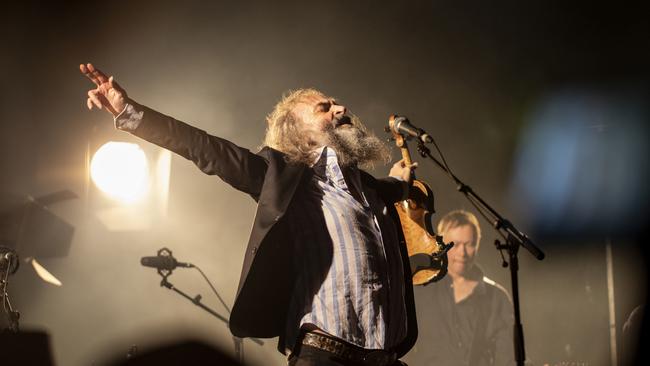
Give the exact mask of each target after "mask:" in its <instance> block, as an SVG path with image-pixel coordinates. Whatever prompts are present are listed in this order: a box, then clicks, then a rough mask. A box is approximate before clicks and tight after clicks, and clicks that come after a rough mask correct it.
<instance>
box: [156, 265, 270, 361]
mask: <svg viewBox="0 0 650 366" xmlns="http://www.w3.org/2000/svg"><path fill="white" fill-rule="evenodd" d="M162 272H163V273H161V272H159V274H160V275H161V276H162V280H161V281H160V286H161V287H166V288H168V289H170V290H173V291H174V292H176V293H177V294H179V295H181V296H183V297H184V298H186V299H188V300H189V301H190V302H191V303H192V304H194V305H196V306H198V307H200V308H201V309H203V310H205V311H207V312H208V313H210V314H211V315H213V316H214V317H215V318H217V319H219V320H221V321H222V322H224V323H226V325H227V326H228V325H229V323H230V322H229V321H228V319H227V318H226V317H224V316H223V315H221V314H219V313H217V312H216V311H214V310H212V309H211V308H209V307H208V306H206V305H205V304H203V303H202V302H201V299H202V297H201V295H200V294H199V295H196V296H195V297H190V295H188V294H186V293H185V292H183V291H181V290H179V289H178V288H176V286H174V285H173V284H172V283H171V282H169V281H167V277H169V275H170V274H171V270H169V272H167V271H162ZM232 339H233V342H234V344H235V354H236V357H237V361H238V362H239V363H241V364H242V365H243V364H244V344H243V340H242V338H239V337H235V336H233V337H232ZM249 339H250V340H251V341H253V342H255V343H257V344H258V345H260V346H262V345H264V342H262V341H261V340H259V339H257V338H249Z"/></svg>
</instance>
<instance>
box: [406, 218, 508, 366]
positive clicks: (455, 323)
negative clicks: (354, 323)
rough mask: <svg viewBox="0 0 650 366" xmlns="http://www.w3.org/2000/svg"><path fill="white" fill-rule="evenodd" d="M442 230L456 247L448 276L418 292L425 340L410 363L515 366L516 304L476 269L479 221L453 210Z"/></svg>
mask: <svg viewBox="0 0 650 366" xmlns="http://www.w3.org/2000/svg"><path fill="white" fill-rule="evenodd" d="M437 231H438V234H439V235H442V237H443V239H444V241H445V242H454V247H453V248H452V249H450V250H449V252H448V253H447V256H448V259H449V264H448V272H447V276H445V277H444V278H443V279H442V280H440V281H439V282H436V283H433V284H429V285H426V286H418V287H417V288H416V290H415V296H416V301H417V314H418V320H419V322H418V323H419V324H420V336H419V342H418V344H417V345H416V347H415V349H414V351H413V352H411V353H410V354H409V357H408V359H409V360H412V361H413V363H416V364H419V365H420V364H421V365H446V366H460V365H470V366H487V365H499V366H503V365H514V351H513V347H512V344H513V343H512V326H513V322H514V320H513V316H512V305H511V303H510V300H509V297H508V294H507V292H506V290H505V289H504V288H503V287H501V286H500V285H499V284H497V283H495V282H494V281H492V280H490V279H489V278H487V277H485V275H484V274H483V271H482V270H481V269H480V267H479V266H478V265H477V264H476V257H477V254H478V250H479V247H480V242H481V227H480V226H479V223H478V220H477V219H476V216H474V214H472V213H470V212H467V211H462V210H457V211H452V212H450V213H448V214H446V215H445V216H444V217H442V219H441V220H440V222H439V223H438V227H437Z"/></svg>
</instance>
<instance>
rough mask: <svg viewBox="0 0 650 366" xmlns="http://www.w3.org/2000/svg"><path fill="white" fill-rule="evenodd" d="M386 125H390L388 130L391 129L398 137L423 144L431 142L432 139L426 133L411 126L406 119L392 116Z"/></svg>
mask: <svg viewBox="0 0 650 366" xmlns="http://www.w3.org/2000/svg"><path fill="white" fill-rule="evenodd" d="M388 123H389V125H390V128H392V129H393V131H395V132H396V133H398V134H400V135H408V136H411V137H415V138H416V139H418V140H420V141H422V142H424V143H425V144H426V143H431V142H433V138H432V137H431V136H429V134H428V133H426V131H424V130H423V129H421V128H418V127H415V126H413V125H412V124H411V122H409V120H408V118H406V117H400V116H394V118H391V119H390V121H389V122H388Z"/></svg>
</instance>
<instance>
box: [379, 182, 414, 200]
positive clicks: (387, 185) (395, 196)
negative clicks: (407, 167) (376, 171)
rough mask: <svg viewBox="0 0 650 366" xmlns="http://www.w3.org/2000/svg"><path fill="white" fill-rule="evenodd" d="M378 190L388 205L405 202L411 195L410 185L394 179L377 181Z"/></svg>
mask: <svg viewBox="0 0 650 366" xmlns="http://www.w3.org/2000/svg"><path fill="white" fill-rule="evenodd" d="M376 189H377V191H378V192H379V194H380V195H381V197H383V199H384V201H385V202H388V203H395V202H399V201H403V200H405V199H407V198H408V194H409V184H408V183H407V182H405V181H403V180H401V179H397V178H394V177H386V178H379V179H377V185H376Z"/></svg>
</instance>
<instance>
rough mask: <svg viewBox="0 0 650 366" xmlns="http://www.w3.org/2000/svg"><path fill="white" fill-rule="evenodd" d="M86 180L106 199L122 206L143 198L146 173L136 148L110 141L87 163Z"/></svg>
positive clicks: (143, 158)
mask: <svg viewBox="0 0 650 366" xmlns="http://www.w3.org/2000/svg"><path fill="white" fill-rule="evenodd" d="M90 176H91V178H92V180H93V182H94V183H95V185H96V186H97V187H98V188H99V189H100V190H101V191H103V192H104V193H106V194H107V195H108V196H110V197H112V198H114V199H117V200H119V201H122V202H125V203H132V202H135V201H138V200H139V199H141V198H143V197H144V196H145V194H146V193H147V190H148V188H149V169H148V166H147V158H146V156H145V153H144V151H143V150H142V149H141V148H140V146H138V145H137V144H133V143H127V142H115V141H111V142H108V143H106V144H104V145H103V146H102V147H100V148H99V149H98V150H97V152H96V153H95V155H94V156H93V158H92V161H91V163H90Z"/></svg>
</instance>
